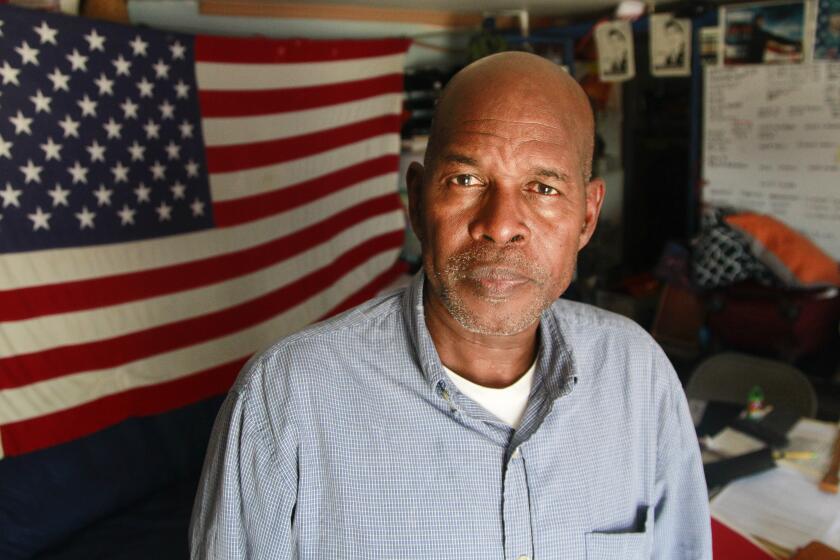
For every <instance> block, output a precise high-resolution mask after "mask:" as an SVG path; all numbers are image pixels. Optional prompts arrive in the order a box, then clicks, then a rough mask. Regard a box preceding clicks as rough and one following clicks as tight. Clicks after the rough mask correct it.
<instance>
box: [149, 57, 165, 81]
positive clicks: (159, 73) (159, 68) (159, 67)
mask: <svg viewBox="0 0 840 560" xmlns="http://www.w3.org/2000/svg"><path fill="white" fill-rule="evenodd" d="M152 68H154V69H155V78H159V79H160V78H168V77H169V65H168V64H166V63H165V62H164V61H163V60H161V59H158V61H157V62H156V63H155V64H153V65H152Z"/></svg>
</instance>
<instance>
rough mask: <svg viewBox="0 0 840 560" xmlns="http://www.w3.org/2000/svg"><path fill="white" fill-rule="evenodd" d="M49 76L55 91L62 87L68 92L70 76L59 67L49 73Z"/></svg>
mask: <svg viewBox="0 0 840 560" xmlns="http://www.w3.org/2000/svg"><path fill="white" fill-rule="evenodd" d="M47 78H49V79H50V81H51V82H52V84H53V91H58V90H60V89H62V90H64V91H67V92H69V91H70V87H69V86H68V85H67V82H69V81H70V76H69V75H68V74H64V73H62V72H61V70H59V69H58V68H56V69H55V70H53V72H52V74H47Z"/></svg>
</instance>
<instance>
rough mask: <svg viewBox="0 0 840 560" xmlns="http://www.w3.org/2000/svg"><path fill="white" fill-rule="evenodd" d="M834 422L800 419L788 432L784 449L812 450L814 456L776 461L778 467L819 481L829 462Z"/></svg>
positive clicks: (832, 444) (835, 428) (835, 433)
mask: <svg viewBox="0 0 840 560" xmlns="http://www.w3.org/2000/svg"><path fill="white" fill-rule="evenodd" d="M837 428H838V426H837V425H836V424H832V423H831V422H820V421H817V420H812V419H810V418H802V419H800V420H799V421H798V422H797V423H796V425H795V426H794V427H793V428H792V429H791V430H790V432H789V433H788V441H789V442H790V443H789V444H788V446H787V447H786V448H785V449H784V451H813V452H814V457H813V458H812V459H807V460H787V459H782V460H779V461H777V463H776V464H778V465H779V466H780V467H784V468H786V469H793V470H795V471H798V472H800V473H801V474H803V475H804V476H805V477H806V478H808V480H810V481H812V482H814V483H819V481H820V480H822V477H823V476H824V475H825V472H826V470H827V469H828V465H829V463H830V462H831V451H832V448H833V447H834V438H835V436H836V435H837Z"/></svg>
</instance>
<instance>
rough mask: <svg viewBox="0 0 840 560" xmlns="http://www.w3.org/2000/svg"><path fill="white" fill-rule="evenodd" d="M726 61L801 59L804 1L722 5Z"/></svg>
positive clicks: (784, 61) (782, 61) (752, 62)
mask: <svg viewBox="0 0 840 560" xmlns="http://www.w3.org/2000/svg"><path fill="white" fill-rule="evenodd" d="M718 21H721V22H722V23H723V57H724V64H761V63H771V64H772V63H790V62H802V60H803V53H804V52H805V50H804V49H803V42H804V41H805V40H806V34H805V2H803V1H802V0H799V1H797V2H789V1H786V2H761V3H756V4H738V5H736V6H724V7H721V8H720V16H719V20H718Z"/></svg>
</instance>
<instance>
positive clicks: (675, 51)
mask: <svg viewBox="0 0 840 560" xmlns="http://www.w3.org/2000/svg"><path fill="white" fill-rule="evenodd" d="M649 35H650V73H651V74H652V75H654V76H689V75H690V74H691V20H690V19H688V18H675V17H674V15H673V14H652V15H651V16H650V33H649Z"/></svg>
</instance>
